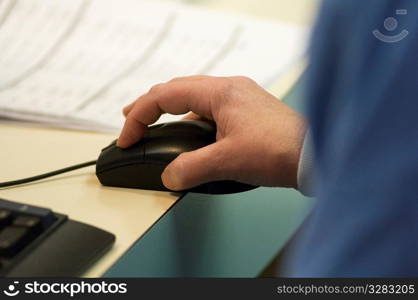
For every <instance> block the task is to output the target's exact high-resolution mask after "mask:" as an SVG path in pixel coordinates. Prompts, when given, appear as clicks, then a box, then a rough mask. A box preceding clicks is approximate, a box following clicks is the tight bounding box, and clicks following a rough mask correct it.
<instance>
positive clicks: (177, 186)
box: [161, 168, 182, 191]
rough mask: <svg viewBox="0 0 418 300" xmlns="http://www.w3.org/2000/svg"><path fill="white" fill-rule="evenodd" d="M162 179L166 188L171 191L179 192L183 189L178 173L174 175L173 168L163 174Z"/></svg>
mask: <svg viewBox="0 0 418 300" xmlns="http://www.w3.org/2000/svg"><path fill="white" fill-rule="evenodd" d="M161 179H162V181H163V184H164V186H165V187H166V188H168V189H169V190H173V191H178V190H181V189H182V188H181V183H180V178H179V176H178V172H176V173H174V172H173V171H172V170H171V168H168V169H166V170H164V172H163V173H162V174H161Z"/></svg>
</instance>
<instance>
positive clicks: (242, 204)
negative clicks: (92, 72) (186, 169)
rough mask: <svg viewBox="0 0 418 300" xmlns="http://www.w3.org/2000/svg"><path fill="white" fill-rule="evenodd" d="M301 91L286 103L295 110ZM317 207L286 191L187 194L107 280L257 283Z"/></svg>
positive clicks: (294, 89) (141, 239)
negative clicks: (224, 279)
mask: <svg viewBox="0 0 418 300" xmlns="http://www.w3.org/2000/svg"><path fill="white" fill-rule="evenodd" d="M300 86H301V84H298V85H297V87H298V88H293V89H292V91H291V93H290V94H289V95H288V96H287V97H286V102H287V103H288V104H290V105H291V106H292V107H294V108H296V109H300V107H301V106H300V99H301V97H300V90H301V88H300ZM138 201H140V199H138ZM312 202H313V200H312V199H308V198H305V197H303V196H302V195H301V194H300V193H299V192H297V191H295V190H293V189H283V188H258V189H255V190H252V191H249V192H244V193H239V194H232V195H202V194H193V193H189V194H186V195H185V196H184V197H183V198H182V199H180V200H179V201H178V202H177V203H176V204H175V205H174V206H173V207H172V208H171V209H170V210H169V211H168V212H167V213H166V214H165V215H164V216H163V217H162V218H161V219H160V220H159V221H158V222H157V223H156V224H155V225H154V226H152V227H151V228H150V230H149V231H148V232H146V233H145V234H144V235H143V236H142V237H141V238H140V239H139V240H138V241H137V242H136V243H135V244H134V245H133V246H132V247H131V248H130V249H129V250H128V251H127V253H126V254H125V255H124V256H123V257H122V258H121V259H119V260H118V261H117V262H116V263H115V264H114V265H113V266H112V267H111V268H110V269H109V270H108V272H107V273H106V274H105V275H104V276H105V277H255V276H257V275H258V274H259V273H260V272H261V271H262V270H263V269H264V268H265V267H266V266H267V265H268V263H269V262H270V261H271V260H272V259H273V258H274V256H275V255H277V253H278V252H279V251H280V250H281V249H282V248H283V246H284V245H285V244H286V242H287V241H288V240H289V238H290V237H291V236H292V234H293V233H294V232H295V230H296V229H297V228H298V227H299V226H300V224H301V223H302V221H303V220H304V219H305V217H306V215H307V214H308V212H309V211H310V208H311V206H312Z"/></svg>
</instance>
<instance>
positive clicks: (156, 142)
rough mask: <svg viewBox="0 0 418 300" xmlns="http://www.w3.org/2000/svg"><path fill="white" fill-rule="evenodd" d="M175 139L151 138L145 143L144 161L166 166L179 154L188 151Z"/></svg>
mask: <svg viewBox="0 0 418 300" xmlns="http://www.w3.org/2000/svg"><path fill="white" fill-rule="evenodd" d="M188 149H189V147H185V145H184V143H182V142H181V141H180V140H179V139H178V138H176V137H172V136H171V137H170V136H168V137H165V138H153V139H151V140H148V141H147V142H146V143H145V154H144V160H146V161H147V162H152V163H159V164H161V163H162V164H168V163H169V162H171V161H172V160H174V159H175V158H176V157H177V156H178V155H180V153H182V152H185V151H190V150H188Z"/></svg>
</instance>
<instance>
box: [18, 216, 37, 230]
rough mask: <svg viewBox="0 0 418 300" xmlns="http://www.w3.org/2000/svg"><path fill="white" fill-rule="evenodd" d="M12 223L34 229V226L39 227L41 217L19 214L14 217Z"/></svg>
mask: <svg viewBox="0 0 418 300" xmlns="http://www.w3.org/2000/svg"><path fill="white" fill-rule="evenodd" d="M13 225H15V226H22V227H27V228H30V229H31V230H35V229H36V228H39V227H40V225H41V219H40V218H38V217H33V216H25V215H21V216H18V217H16V219H14V221H13Z"/></svg>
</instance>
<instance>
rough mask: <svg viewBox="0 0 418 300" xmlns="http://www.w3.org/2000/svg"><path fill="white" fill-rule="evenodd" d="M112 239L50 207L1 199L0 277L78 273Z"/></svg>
mask: <svg viewBox="0 0 418 300" xmlns="http://www.w3.org/2000/svg"><path fill="white" fill-rule="evenodd" d="M114 241H115V236H114V235H113V234H111V233H109V232H106V231H103V230H101V229H98V228H96V227H93V226H90V225H87V224H83V223H80V222H76V221H73V220H70V219H68V217H67V216H65V215H62V214H58V213H54V212H53V211H51V210H50V209H47V208H42V207H38V206H32V205H26V204H21V203H17V202H12V201H7V200H3V199H0V276H7V277H32V276H39V277H41V276H42V277H51V276H53V277H64V276H79V275H81V274H82V273H83V272H85V271H86V269H87V268H88V267H89V266H90V265H91V264H92V263H93V262H95V261H96V260H97V259H98V258H99V257H100V256H102V255H103V254H104V253H105V251H107V250H108V249H109V248H110V247H111V246H112V245H113V243H114Z"/></svg>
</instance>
